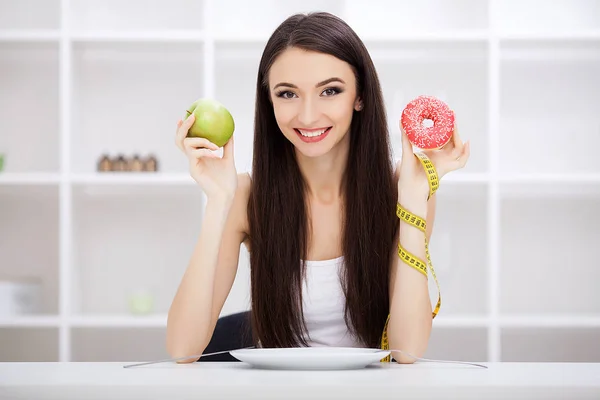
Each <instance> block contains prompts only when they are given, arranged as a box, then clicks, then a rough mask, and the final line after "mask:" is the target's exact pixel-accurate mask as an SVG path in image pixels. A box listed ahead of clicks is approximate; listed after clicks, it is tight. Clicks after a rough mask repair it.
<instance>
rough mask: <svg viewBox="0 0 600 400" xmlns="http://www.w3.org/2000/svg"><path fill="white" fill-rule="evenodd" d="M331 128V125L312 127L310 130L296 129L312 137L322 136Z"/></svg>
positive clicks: (303, 134) (305, 135)
mask: <svg viewBox="0 0 600 400" xmlns="http://www.w3.org/2000/svg"><path fill="white" fill-rule="evenodd" d="M330 129H331V126H330V127H327V128H319V129H310V130H306V129H296V128H294V130H295V131H296V132H297V133H299V134H300V135H302V136H304V137H307V138H312V137H318V136H321V135H322V134H324V133H325V132H328V131H329V130H330Z"/></svg>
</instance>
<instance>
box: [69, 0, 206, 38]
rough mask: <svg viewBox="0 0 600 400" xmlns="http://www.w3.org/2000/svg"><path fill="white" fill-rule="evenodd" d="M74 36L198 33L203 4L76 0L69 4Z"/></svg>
mask: <svg viewBox="0 0 600 400" xmlns="http://www.w3.org/2000/svg"><path fill="white" fill-rule="evenodd" d="M69 5H70V9H69V21H70V24H71V30H72V31H73V33H74V35H76V36H77V35H80V34H81V33H84V32H89V31H97V30H109V31H115V32H123V33H127V34H129V33H131V32H136V31H145V30H148V29H152V30H160V31H167V32H168V31H179V30H182V29H183V30H190V31H192V30H193V31H198V30H202V29H203V27H204V25H203V24H204V1H193V0H169V1H168V2H165V1H161V0H129V1H125V2H124V1H120V0H104V1H100V2H99V1H97V0H77V1H70V3H69Z"/></svg>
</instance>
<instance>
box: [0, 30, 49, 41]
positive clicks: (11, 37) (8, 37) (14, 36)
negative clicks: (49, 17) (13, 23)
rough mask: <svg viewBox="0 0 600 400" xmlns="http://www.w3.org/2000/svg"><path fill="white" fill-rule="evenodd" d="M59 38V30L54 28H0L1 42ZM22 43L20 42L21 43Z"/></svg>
mask: <svg viewBox="0 0 600 400" xmlns="http://www.w3.org/2000/svg"><path fill="white" fill-rule="evenodd" d="M59 39H60V31H58V30H55V29H36V30H27V31H21V30H16V29H15V30H5V29H1V30H0V43H2V42H56V43H58V41H59ZM21 44H22V43H21Z"/></svg>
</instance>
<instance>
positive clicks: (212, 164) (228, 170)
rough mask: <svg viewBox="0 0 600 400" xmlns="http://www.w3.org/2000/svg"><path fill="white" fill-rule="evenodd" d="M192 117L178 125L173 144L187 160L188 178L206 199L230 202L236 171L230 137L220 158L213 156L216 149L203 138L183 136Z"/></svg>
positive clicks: (233, 192)
mask: <svg viewBox="0 0 600 400" xmlns="http://www.w3.org/2000/svg"><path fill="white" fill-rule="evenodd" d="M194 118H195V117H194V114H191V115H190V116H189V117H188V118H187V119H186V120H185V121H182V120H179V121H178V122H177V132H176V134H175V143H176V144H177V147H179V149H180V150H181V151H183V152H184V153H185V155H186V156H187V157H188V160H189V163H190V175H191V176H192V178H194V180H195V181H196V182H198V184H199V185H200V187H201V188H202V190H204V193H206V196H207V197H208V198H209V199H212V198H218V199H227V200H233V196H234V195H235V191H236V189H237V171H236V169H235V161H234V157H233V136H231V139H229V141H228V142H227V143H226V144H225V146H224V147H223V157H219V156H218V155H216V154H214V153H213V152H212V150H218V149H219V146H217V145H216V144H214V143H212V142H210V141H209V140H207V139H204V138H196V137H186V136H187V134H188V131H189V129H190V127H191V126H192V124H193V123H194Z"/></svg>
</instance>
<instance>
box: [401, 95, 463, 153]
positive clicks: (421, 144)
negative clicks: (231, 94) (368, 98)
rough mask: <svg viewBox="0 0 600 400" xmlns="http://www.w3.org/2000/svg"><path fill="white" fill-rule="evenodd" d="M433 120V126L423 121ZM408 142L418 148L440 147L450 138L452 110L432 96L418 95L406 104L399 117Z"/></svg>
mask: <svg viewBox="0 0 600 400" xmlns="http://www.w3.org/2000/svg"><path fill="white" fill-rule="evenodd" d="M425 119H429V120H431V121H433V126H425V125H423V121H424V120H425ZM400 122H401V124H402V128H403V129H404V131H405V132H406V136H407V137H408V139H409V140H410V142H411V143H412V144H413V145H415V146H416V147H418V148H419V149H424V150H429V149H440V148H442V147H444V145H445V144H446V143H448V142H449V141H450V138H452V133H453V131H454V111H452V110H451V109H450V107H448V105H447V104H446V103H444V102H443V101H441V100H440V99H438V98H436V97H434V96H425V95H423V96H419V97H417V98H415V99H414V100H412V101H411V102H410V103H408V104H407V105H406V107H405V108H404V110H403V111H402V118H401V119H400Z"/></svg>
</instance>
